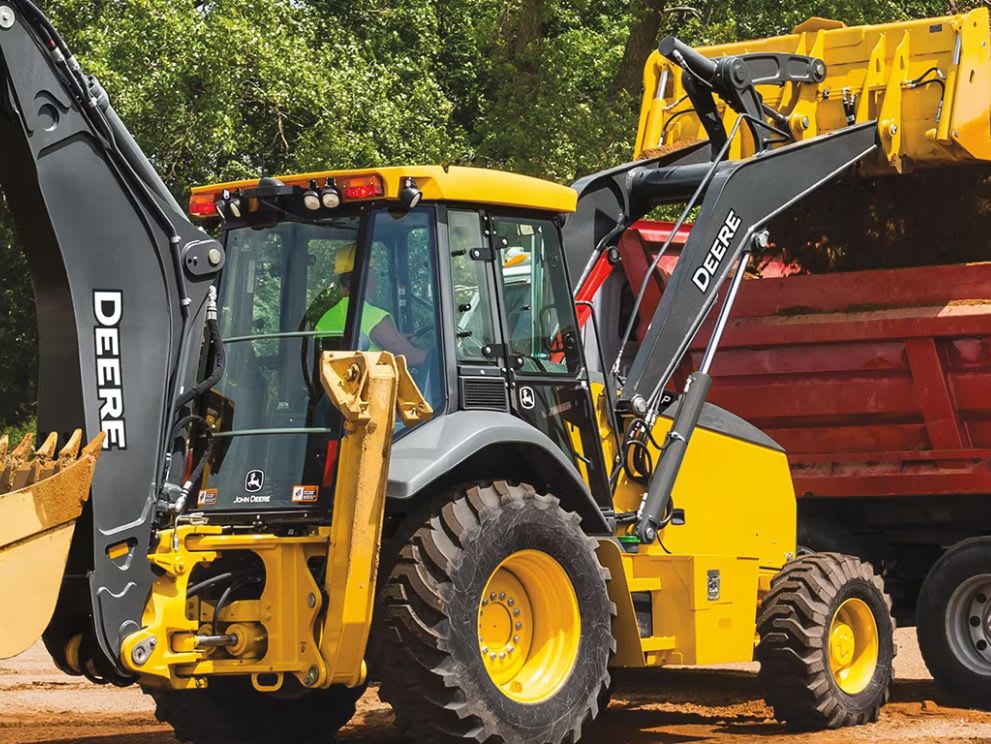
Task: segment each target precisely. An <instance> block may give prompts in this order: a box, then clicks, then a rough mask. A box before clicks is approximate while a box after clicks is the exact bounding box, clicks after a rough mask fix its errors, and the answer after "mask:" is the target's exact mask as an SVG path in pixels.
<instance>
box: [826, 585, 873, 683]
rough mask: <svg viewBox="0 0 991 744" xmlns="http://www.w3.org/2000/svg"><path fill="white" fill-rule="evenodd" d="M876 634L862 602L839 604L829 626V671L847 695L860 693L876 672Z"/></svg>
mask: <svg viewBox="0 0 991 744" xmlns="http://www.w3.org/2000/svg"><path fill="white" fill-rule="evenodd" d="M877 657H878V635H877V623H876V622H875V620H874V613H873V612H871V608H870V607H868V606H867V603H866V602H864V601H863V600H862V599H856V598H851V599H848V600H846V601H845V602H843V604H841V605H840V606H839V609H837V610H836V614H835V615H833V621H832V622H831V623H830V624H829V668H830V671H831V672H832V675H833V679H834V680H835V681H836V685H837V686H838V687H839V688H840V689H841V690H843V692H845V693H847V694H848V695H856V694H857V693H859V692H863V691H864V690H865V689H866V688H867V685H869V684H870V682H871V680H872V679H873V678H874V671H875V670H876V669H877Z"/></svg>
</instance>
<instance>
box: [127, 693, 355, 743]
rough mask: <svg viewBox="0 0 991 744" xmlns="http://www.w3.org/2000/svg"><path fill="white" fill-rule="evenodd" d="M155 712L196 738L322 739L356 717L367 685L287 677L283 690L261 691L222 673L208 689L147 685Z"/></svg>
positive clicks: (187, 738) (179, 734) (183, 737)
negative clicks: (314, 686) (326, 684)
mask: <svg viewBox="0 0 991 744" xmlns="http://www.w3.org/2000/svg"><path fill="white" fill-rule="evenodd" d="M144 692H145V694H146V695H149V696H150V697H151V698H152V699H153V700H154V701H155V717H156V718H157V719H158V720H159V721H161V722H162V723H167V724H169V725H170V726H171V727H172V729H173V730H174V731H175V737H176V738H177V739H178V740H179V741H182V742H189V743H190V744H229V742H241V743H242V744H256V743H257V744H270V743H271V742H274V741H291V742H293V744H321V743H322V742H330V741H334V738H335V736H336V734H337V731H338V730H339V729H340V728H341V727H343V726H344V725H346V724H347V722H348V721H350V720H351V718H352V717H354V712H355V704H356V703H357V702H358V698H360V697H361V695H362V693H363V692H364V687H363V686H362V687H356V688H353V689H350V688H346V687H330V688H328V689H326V690H306V689H304V688H303V687H302V686H300V685H299V683H298V682H296V681H295V680H289V679H287V680H286V682H285V685H284V687H283V690H282V691H280V692H274V693H272V692H258V691H257V690H255V688H254V687H253V686H252V684H251V682H250V680H248V679H247V678H244V677H217V678H215V679H211V680H210V686H209V687H207V688H206V689H205V690H158V689H153V688H148V687H146V688H144Z"/></svg>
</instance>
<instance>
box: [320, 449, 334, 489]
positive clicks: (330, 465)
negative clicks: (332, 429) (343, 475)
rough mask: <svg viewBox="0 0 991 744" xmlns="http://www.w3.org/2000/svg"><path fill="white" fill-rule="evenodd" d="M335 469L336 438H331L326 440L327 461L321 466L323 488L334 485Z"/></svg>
mask: <svg viewBox="0 0 991 744" xmlns="http://www.w3.org/2000/svg"><path fill="white" fill-rule="evenodd" d="M336 469H337V440H336V439H331V440H330V441H329V442H327V461H326V462H325V463H324V466H323V483H322V484H321V486H322V487H323V488H330V487H331V486H333V485H334V473H335V471H336Z"/></svg>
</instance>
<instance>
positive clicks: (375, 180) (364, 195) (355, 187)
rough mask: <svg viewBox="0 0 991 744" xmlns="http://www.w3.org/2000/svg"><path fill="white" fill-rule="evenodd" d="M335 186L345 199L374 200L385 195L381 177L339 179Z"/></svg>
mask: <svg viewBox="0 0 991 744" xmlns="http://www.w3.org/2000/svg"><path fill="white" fill-rule="evenodd" d="M337 186H338V188H339V189H340V190H341V196H343V197H344V198H345V199H374V198H375V197H377V196H383V195H384V194H385V185H384V184H383V183H382V177H381V176H377V175H370V176H352V177H350V178H344V179H339V180H338V183H337Z"/></svg>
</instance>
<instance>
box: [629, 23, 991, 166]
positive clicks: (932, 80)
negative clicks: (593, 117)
mask: <svg viewBox="0 0 991 744" xmlns="http://www.w3.org/2000/svg"><path fill="white" fill-rule="evenodd" d="M988 23H989V22H988V10H987V8H979V9H977V10H974V11H971V12H969V13H965V14H960V15H952V16H943V17H939V18H926V19H921V20H913V21H904V22H899V23H886V24H879V25H874V26H856V27H849V28H848V27H846V26H845V25H844V24H843V23H840V22H838V21H830V20H826V19H823V18H812V19H810V20H808V21H806V22H805V23H803V24H801V25H800V26H798V27H796V28H795V29H794V32H793V33H791V34H789V35H786V36H776V37H773V38H767V39H758V40H755V41H743V42H738V43H733V44H724V45H721V46H711V47H703V48H701V49H699V50H698V51H699V52H700V53H702V54H703V55H705V56H706V57H709V58H717V57H725V56H731V55H732V56H736V55H743V54H750V53H759V52H782V53H788V54H799V55H805V56H811V57H816V58H818V59H821V60H823V61H824V62H825V63H826V77H825V79H824V80H823V81H822V82H820V83H787V84H785V85H781V86H777V85H760V84H758V85H757V90H758V92H759V93H760V94H761V95H762V96H763V98H764V102H765V103H766V104H768V105H769V106H771V107H772V108H774V109H775V110H777V111H778V112H780V113H782V114H783V115H785V116H786V117H787V129H788V130H789V132H788V133H789V134H790V135H791V137H792V138H793V139H795V140H804V139H809V138H811V137H815V136H818V135H820V134H825V133H827V132H830V131H834V130H836V129H841V128H843V127H846V126H848V125H850V124H854V123H860V122H866V121H872V120H876V121H877V122H878V131H879V134H880V139H881V146H882V152H881V153H880V154H879V157H878V158H877V159H876V160H874V161H872V162H871V163H868V164H867V165H868V166H869V169H870V170H872V171H874V172H876V173H884V172H894V171H897V172H901V171H903V170H909V169H912V168H914V167H916V166H919V167H929V166H940V165H950V164H957V163H965V162H968V161H970V162H974V161H985V160H991V55H989V52H988V50H989V49H991V32H989V25H988ZM755 80H757V81H758V83H759V74H757V75H756V76H755ZM720 113H721V115H722V117H723V122H724V125H726V130H727V131H730V130H731V128H732V126H733V124H734V123H735V121H736V117H737V114H736V112H735V111H733V110H731V109H729V108H728V107H726V106H725V105H722V103H720ZM747 129H748V128H747V127H741V131H740V134H739V135H738V136H737V137H736V141H735V142H733V143H732V147H731V150H730V153H729V157H730V159H731V160H737V159H741V158H745V157H749V156H750V155H752V154H753V141H752V137H751V135H750V132H749V131H747ZM705 138H706V134H705V130H704V129H703V128H702V127H701V125H700V122H699V119H698V117H697V116H696V115H695V113H694V112H693V110H692V104H691V102H690V101H689V99H688V98H687V97H686V96H685V89H684V86H683V85H682V77H681V69H680V68H678V67H676V66H674V65H673V64H672V63H671V62H669V61H668V60H667V59H665V58H664V57H662V56H661V55H660V54H659V53H658V52H656V51H655V52H654V53H653V54H652V55H651V56H650V58H649V59H648V60H647V64H646V66H645V68H644V98H643V104H642V106H641V109H640V124H639V130H638V134H637V144H636V151H635V157H654V156H655V153H656V154H662V153H663V152H665V151H668V150H670V149H672V148H678V147H679V146H683V145H687V144H689V143H692V142H695V141H697V140H699V139H705Z"/></svg>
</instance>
